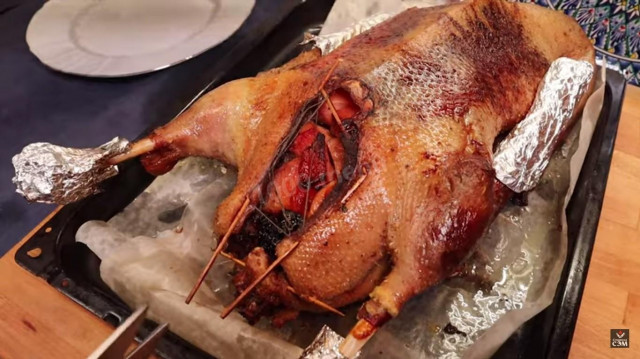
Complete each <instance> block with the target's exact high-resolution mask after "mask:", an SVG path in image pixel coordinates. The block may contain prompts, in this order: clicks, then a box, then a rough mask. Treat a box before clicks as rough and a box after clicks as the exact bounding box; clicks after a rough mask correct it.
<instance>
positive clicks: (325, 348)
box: [299, 325, 360, 359]
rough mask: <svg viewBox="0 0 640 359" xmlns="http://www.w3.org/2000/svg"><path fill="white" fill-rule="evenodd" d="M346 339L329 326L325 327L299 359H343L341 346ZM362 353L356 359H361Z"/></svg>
mask: <svg viewBox="0 0 640 359" xmlns="http://www.w3.org/2000/svg"><path fill="white" fill-rule="evenodd" d="M343 340H344V338H343V337H342V336H341V335H340V334H338V333H336V332H334V331H333V330H331V328H329V327H328V326H326V325H325V326H323V327H322V329H321V330H320V333H318V335H317V336H316V338H315V339H314V340H313V342H312V343H311V344H309V346H308V347H307V348H306V349H305V350H304V351H303V352H302V355H300V358H299V359H342V358H345V357H344V356H343V355H342V354H340V350H339V348H340V344H342V341H343ZM359 357H360V352H358V355H356V356H355V357H354V358H359Z"/></svg>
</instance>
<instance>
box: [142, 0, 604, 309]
mask: <svg viewBox="0 0 640 359" xmlns="http://www.w3.org/2000/svg"><path fill="white" fill-rule="evenodd" d="M562 56H564V57H571V58H574V59H583V60H587V61H589V62H591V63H593V62H594V53H593V49H592V46H591V43H590V42H589V40H588V39H587V38H586V37H585V35H584V34H583V33H582V30H581V29H580V27H579V26H578V25H577V24H576V23H575V22H574V21H573V20H571V19H569V18H568V17H566V16H565V15H563V14H561V13H558V12H553V11H550V10H546V9H543V8H541V7H537V6H534V5H523V4H513V3H507V2H502V1H500V0H475V1H471V2H466V3H462V4H459V5H453V6H447V7H438V8H430V9H410V10H407V11H405V12H403V13H401V14H399V15H398V16H396V17H394V18H393V19H391V20H389V21H387V22H385V23H383V24H381V25H379V26H377V27H375V28H373V29H372V30H370V31H368V32H366V33H364V34H362V35H360V36H358V37H356V38H354V39H352V40H351V41H349V42H347V43H346V44H344V45H343V46H341V47H340V48H339V49H337V50H336V51H334V52H332V53H331V54H329V55H327V56H324V57H320V56H319V54H318V53H316V52H311V53H305V54H303V55H302V56H301V57H299V58H297V59H296V60H294V61H293V62H292V63H289V64H288V65H286V66H285V67H283V68H280V69H277V70H273V71H270V72H267V73H264V74H261V75H259V76H257V77H255V78H250V79H243V80H239V81H236V82H232V83H230V84H227V85H225V86H223V87H221V88H219V89H217V90H215V91H213V92H212V93H210V94H209V95H207V96H205V97H204V98H203V99H202V100H200V101H199V102H198V103H197V104H196V105H194V106H193V107H192V108H191V109H190V110H189V111H188V112H187V113H185V114H184V115H183V116H182V117H181V118H179V119H177V120H176V121H174V122H173V123H171V124H169V125H167V126H166V127H164V128H162V129H160V130H158V131H157V132H156V133H155V135H154V136H155V139H156V141H157V142H158V143H164V144H165V146H164V154H162V153H161V152H157V153H156V154H152V155H150V156H148V157H147V158H146V159H145V161H146V163H147V164H148V165H149V167H153V166H156V168H162V167H163V166H164V167H167V165H168V164H170V162H171V161H175V159H176V158H179V157H184V156H187V155H205V156H211V157H215V158H219V159H222V160H224V161H227V162H229V163H231V164H233V165H236V166H237V167H238V169H239V177H238V178H239V179H238V184H237V186H236V188H235V189H234V191H233V193H232V194H231V196H230V197H229V198H228V199H227V200H226V201H225V202H224V203H223V205H221V207H220V208H219V210H218V214H217V218H216V229H217V231H218V232H219V233H224V232H225V231H226V230H227V228H228V226H229V224H230V222H231V220H232V218H233V216H234V215H235V213H236V211H237V210H238V208H239V207H240V206H241V204H242V202H243V201H244V198H245V197H246V196H247V195H250V197H251V198H252V200H253V201H256V200H257V196H258V194H259V193H258V192H259V188H260V187H259V186H258V184H260V183H261V181H262V180H263V179H264V177H265V174H266V173H267V171H268V169H269V167H270V166H271V164H272V162H273V161H274V158H275V156H276V154H277V153H278V149H279V146H280V145H281V144H282V143H283V141H284V139H285V138H286V137H287V136H288V135H289V134H290V132H291V131H292V125H293V123H294V121H295V119H296V118H297V115H298V113H299V111H300V109H301V107H302V106H303V105H304V104H305V103H307V102H308V101H309V100H311V99H313V98H315V97H316V96H317V95H318V90H319V88H320V86H321V82H322V79H323V78H324V77H325V75H326V74H327V73H328V72H329V70H330V68H331V67H332V66H333V65H334V64H335V63H336V61H339V60H341V62H340V63H339V64H338V65H337V67H336V69H335V71H334V72H333V75H332V76H331V78H330V80H329V81H328V83H327V84H326V86H325V89H326V90H327V91H328V92H331V91H333V90H335V89H336V88H339V87H345V88H346V89H347V90H348V91H350V93H351V96H352V98H353V100H354V101H355V102H357V103H358V104H359V105H360V106H361V108H362V109H363V110H362V114H361V116H360V117H358V118H357V119H356V120H355V121H354V123H352V124H351V125H352V126H353V127H355V128H357V131H355V132H353V133H354V134H355V135H354V136H356V137H357V143H358V149H357V154H355V155H356V156H357V166H356V172H355V175H354V176H349V177H347V178H345V180H344V181H342V183H340V184H339V185H337V186H336V187H335V189H334V191H333V192H334V193H333V194H332V195H330V196H329V197H328V199H327V201H326V203H325V204H324V205H323V206H322V207H321V209H320V210H319V211H318V212H317V213H316V215H314V216H313V217H312V218H311V219H309V220H308V221H307V223H306V225H305V226H304V227H303V228H301V229H300V230H299V231H298V232H297V233H295V234H293V235H291V236H290V237H289V238H286V239H284V240H283V241H282V242H281V243H280V244H279V245H278V247H277V253H279V254H280V255H281V254H282V253H284V252H286V250H287V248H289V246H290V245H291V244H292V243H293V242H294V241H300V242H301V244H300V245H299V247H298V248H297V249H296V250H295V251H294V252H293V254H292V255H291V256H290V257H289V258H287V259H286V260H284V262H283V268H284V274H285V276H286V279H287V281H288V282H289V283H290V284H291V286H293V287H294V288H295V290H296V291H297V292H298V293H302V294H306V295H312V296H315V297H317V298H318V299H321V300H323V301H325V302H327V303H329V304H332V305H334V306H343V305H345V304H349V303H352V302H354V301H358V300H362V299H364V298H366V297H367V296H368V295H369V296H370V297H371V300H370V301H369V302H368V304H367V306H366V307H365V308H366V312H367V313H368V315H370V316H375V315H378V314H380V315H381V314H384V313H388V314H390V315H392V316H395V315H397V314H398V312H399V310H400V309H401V308H402V306H403V305H404V304H405V303H406V302H407V300H409V299H410V298H411V297H413V296H414V295H416V294H417V293H420V292H421V291H423V290H425V289H426V288H428V287H429V286H431V285H433V284H435V283H436V282H438V281H439V280H441V279H442V278H444V277H446V276H447V275H448V273H450V271H451V269H452V268H453V267H455V266H456V265H457V264H458V263H459V262H460V261H461V259H463V258H464V257H465V256H466V255H467V253H468V252H469V250H470V248H471V247H472V246H473V245H474V243H475V241H476V240H477V239H478V238H479V237H480V236H481V234H482V233H483V231H484V230H485V228H486V227H487V225H488V224H489V222H490V221H491V219H492V218H493V216H494V214H495V213H496V211H497V210H498V209H499V207H500V206H501V204H502V202H503V198H504V190H503V189H502V188H501V187H500V186H497V187H496V185H495V184H494V183H495V181H494V176H493V172H492V169H491V151H492V145H493V142H494V139H495V138H496V136H497V135H498V134H499V133H500V132H501V131H504V130H508V129H509V128H511V127H512V126H513V125H515V124H516V123H517V122H518V121H520V120H521V119H522V118H523V117H524V115H525V114H526V112H527V110H528V108H529V107H530V105H531V103H532V101H533V98H534V95H535V92H536V89H537V86H538V84H539V82H540V80H541V79H542V77H543V75H544V74H545V72H546V70H547V68H548V67H549V64H550V62H551V61H553V60H555V59H557V58H558V57H562ZM176 134H178V135H177V136H176ZM167 153H169V154H170V155H167ZM164 158H166V159H167V160H163V159H164ZM362 168H366V169H367V172H368V174H367V176H366V179H365V181H364V183H363V184H362V185H361V186H360V187H359V188H358V189H357V190H356V191H355V192H354V194H353V195H352V196H351V197H350V198H349V200H348V202H347V204H346V206H345V207H346V208H343V207H342V205H341V204H340V203H339V202H340V201H339V199H340V198H341V197H342V195H344V193H346V191H347V190H348V188H349V187H350V186H351V185H352V184H353V183H354V182H355V181H356V180H357V178H358V176H359V175H360V174H361V173H362ZM258 272H259V271H258ZM283 278H284V277H283ZM245 280H246V279H245ZM290 305H297V304H290ZM305 309H308V308H305ZM367 313H365V314H364V315H365V317H366V316H367Z"/></svg>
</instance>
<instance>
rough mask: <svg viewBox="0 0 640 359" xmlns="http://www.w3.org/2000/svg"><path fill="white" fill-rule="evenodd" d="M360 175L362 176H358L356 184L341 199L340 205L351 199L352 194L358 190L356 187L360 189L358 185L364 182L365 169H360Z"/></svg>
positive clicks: (365, 176)
mask: <svg viewBox="0 0 640 359" xmlns="http://www.w3.org/2000/svg"><path fill="white" fill-rule="evenodd" d="M362 173H363V174H362V176H360V178H358V180H357V181H356V183H355V184H354V185H353V186H352V187H351V188H349V190H348V191H347V193H346V194H345V195H344V197H342V201H340V203H342V204H345V203H347V200H348V199H349V197H351V195H352V194H353V192H355V191H356V190H357V189H358V187H360V185H362V182H364V180H365V178H367V169H366V168H364V167H362Z"/></svg>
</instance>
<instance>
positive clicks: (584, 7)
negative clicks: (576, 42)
mask: <svg viewBox="0 0 640 359" xmlns="http://www.w3.org/2000/svg"><path fill="white" fill-rule="evenodd" d="M519 1H520V2H529V3H536V4H538V5H542V6H546V7H550V8H553V9H556V10H558V11H563V12H564V13H565V14H567V15H569V16H571V17H573V18H574V19H576V21H578V23H579V24H580V26H582V28H583V29H584V32H585V33H586V34H587V36H589V37H590V38H591V42H593V45H594V46H595V47H596V49H597V50H598V52H597V58H598V61H599V62H602V61H606V63H607V67H609V68H612V69H615V70H618V71H620V72H621V73H622V74H624V76H625V77H626V78H627V81H629V83H631V84H634V85H636V86H639V85H640V58H639V57H640V0H519Z"/></svg>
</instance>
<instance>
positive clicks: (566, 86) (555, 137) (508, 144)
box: [493, 57, 594, 193]
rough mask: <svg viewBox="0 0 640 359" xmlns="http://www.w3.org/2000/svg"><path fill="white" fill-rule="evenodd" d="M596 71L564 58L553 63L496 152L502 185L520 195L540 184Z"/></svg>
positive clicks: (497, 172)
mask: <svg viewBox="0 0 640 359" xmlns="http://www.w3.org/2000/svg"><path fill="white" fill-rule="evenodd" d="M593 71H594V69H593V66H592V65H591V64H590V63H588V62H586V61H577V60H572V59H569V58H565V57H561V58H559V59H557V60H555V61H554V62H553V63H552V64H551V66H550V67H549V70H548V71H547V74H546V75H545V76H544V79H543V80H542V83H541V84H540V87H539V88H538V94H537V95H536V98H535V100H534V101H533V105H532V106H531V109H530V110H529V113H528V114H527V116H526V117H525V119H524V120H522V121H521V122H520V123H519V124H518V125H517V126H516V127H515V128H514V129H513V130H512V131H511V132H510V133H509V135H507V138H505V139H504V141H502V142H501V143H500V145H499V147H498V150H497V151H496V153H495V156H494V159H493V168H494V170H495V172H496V177H497V178H498V179H499V180H500V182H502V183H504V184H505V185H506V186H507V187H509V188H510V189H511V190H513V191H515V192H518V193H520V192H524V191H529V190H531V189H532V188H533V187H535V186H536V185H537V184H538V181H539V180H540V177H541V176H542V173H543V171H544V169H545V168H547V165H548V164H549V159H550V158H551V155H552V154H553V151H554V150H555V149H556V148H557V144H558V142H559V141H561V140H562V138H563V136H564V135H566V132H567V129H568V128H569V127H570V125H571V123H572V119H574V117H575V116H574V111H575V108H576V106H577V105H578V103H579V102H580V100H581V99H582V96H583V95H584V93H585V92H586V91H587V89H588V88H589V84H590V83H591V78H592V77H593Z"/></svg>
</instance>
